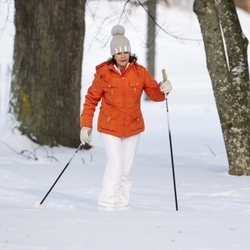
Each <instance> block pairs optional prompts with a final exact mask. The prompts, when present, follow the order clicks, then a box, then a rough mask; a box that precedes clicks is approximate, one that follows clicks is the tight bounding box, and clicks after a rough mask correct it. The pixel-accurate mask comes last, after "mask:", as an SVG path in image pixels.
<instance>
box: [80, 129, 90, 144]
mask: <svg viewBox="0 0 250 250" xmlns="http://www.w3.org/2000/svg"><path fill="white" fill-rule="evenodd" d="M91 133H92V128H88V127H82V128H81V131H80V140H81V142H82V144H86V143H87V144H90V142H91Z"/></svg>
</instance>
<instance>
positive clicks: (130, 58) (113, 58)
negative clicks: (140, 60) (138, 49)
mask: <svg viewBox="0 0 250 250" xmlns="http://www.w3.org/2000/svg"><path fill="white" fill-rule="evenodd" d="M136 61H137V56H136V55H135V54H133V55H130V56H129V60H128V62H130V63H131V62H136ZM107 63H108V64H115V65H117V64H116V60H115V56H112V57H111V58H109V59H108V60H107Z"/></svg>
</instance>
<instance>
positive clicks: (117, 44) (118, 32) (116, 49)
mask: <svg viewBox="0 0 250 250" xmlns="http://www.w3.org/2000/svg"><path fill="white" fill-rule="evenodd" d="M124 34H125V29H124V27H123V26H122V25H119V24H118V25H115V26H114V27H113V28H112V29H111V35H112V36H113V37H112V39H111V42H110V52H111V55H112V56H113V55H115V54H117V53H121V52H130V53H131V47H130V42H129V40H128V38H127V37H126V36H124Z"/></svg>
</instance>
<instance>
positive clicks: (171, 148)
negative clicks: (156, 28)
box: [162, 69, 178, 211]
mask: <svg viewBox="0 0 250 250" xmlns="http://www.w3.org/2000/svg"><path fill="white" fill-rule="evenodd" d="M162 78H163V81H167V79H168V76H167V73H166V70H165V69H162ZM166 111H167V122H168V136H169V147H170V156H171V165H172V174H173V184H174V198H175V209H176V211H178V199H177V190H176V180H175V170H174V155H173V146H172V136H171V130H170V121H169V120H170V119H169V110H168V100H167V97H166Z"/></svg>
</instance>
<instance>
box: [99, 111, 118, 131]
mask: <svg viewBox="0 0 250 250" xmlns="http://www.w3.org/2000/svg"><path fill="white" fill-rule="evenodd" d="M98 123H99V127H100V128H101V129H105V130H110V131H115V130H116V127H117V120H116V117H115V115H113V114H112V115H111V114H108V113H106V112H105V113H104V112H103V111H100V113H99V120H98Z"/></svg>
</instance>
